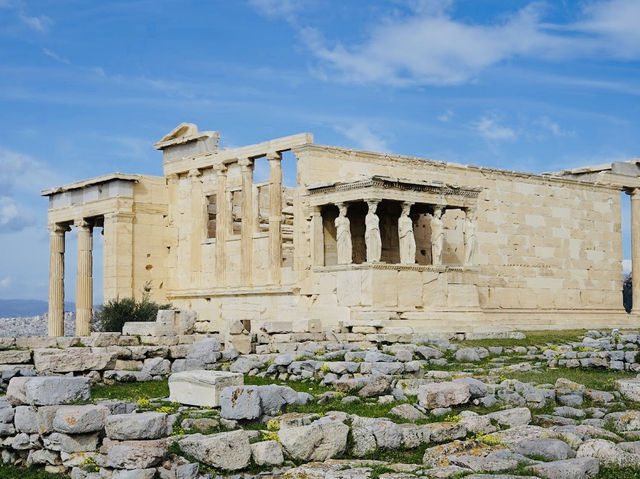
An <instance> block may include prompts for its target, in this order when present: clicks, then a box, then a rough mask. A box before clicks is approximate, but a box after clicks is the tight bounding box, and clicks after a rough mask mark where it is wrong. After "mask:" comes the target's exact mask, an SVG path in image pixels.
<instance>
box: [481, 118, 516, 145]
mask: <svg viewBox="0 0 640 479" xmlns="http://www.w3.org/2000/svg"><path fill="white" fill-rule="evenodd" d="M471 126H472V128H473V129H474V130H475V131H476V133H478V134H479V135H480V136H482V137H483V138H484V139H486V140H491V141H504V140H514V139H515V138H516V132H515V131H514V130H513V129H511V128H509V127H507V126H504V125H501V124H500V123H498V120H497V118H496V117H494V116H483V117H482V118H480V120H478V121H476V122H474V123H473V124H472V125H471Z"/></svg>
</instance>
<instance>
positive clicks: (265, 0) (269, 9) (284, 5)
mask: <svg viewBox="0 0 640 479" xmlns="http://www.w3.org/2000/svg"><path fill="white" fill-rule="evenodd" d="M249 3H250V4H251V5H252V6H253V7H254V8H255V9H256V10H258V11H259V12H260V13H261V14H263V15H265V16H267V17H279V18H284V19H285V20H287V21H289V22H294V21H295V16H296V14H297V13H298V12H299V11H300V10H301V9H302V8H303V7H304V5H305V3H309V0H249Z"/></svg>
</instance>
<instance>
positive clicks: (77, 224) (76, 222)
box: [73, 218, 93, 229]
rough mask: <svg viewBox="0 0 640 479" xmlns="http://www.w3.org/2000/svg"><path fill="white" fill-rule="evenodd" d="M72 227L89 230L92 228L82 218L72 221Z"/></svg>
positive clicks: (90, 224)
mask: <svg viewBox="0 0 640 479" xmlns="http://www.w3.org/2000/svg"><path fill="white" fill-rule="evenodd" d="M73 226H75V227H76V228H78V229H90V228H92V227H93V224H92V223H89V222H88V221H87V220H85V219H84V218H78V219H77V220H73Z"/></svg>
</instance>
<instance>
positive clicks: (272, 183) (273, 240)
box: [267, 153, 282, 285]
mask: <svg viewBox="0 0 640 479" xmlns="http://www.w3.org/2000/svg"><path fill="white" fill-rule="evenodd" d="M267 160H269V173H270V176H269V283H270V284H276V285H277V284H280V283H281V281H282V271H281V269H280V268H281V265H282V155H281V154H280V153H273V154H270V155H267Z"/></svg>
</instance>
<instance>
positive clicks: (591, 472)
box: [0, 330, 640, 479]
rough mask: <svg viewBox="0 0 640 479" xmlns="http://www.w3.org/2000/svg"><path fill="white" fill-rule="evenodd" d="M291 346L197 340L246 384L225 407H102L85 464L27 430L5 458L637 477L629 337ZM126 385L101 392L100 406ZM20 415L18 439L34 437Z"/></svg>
mask: <svg viewBox="0 0 640 479" xmlns="http://www.w3.org/2000/svg"><path fill="white" fill-rule="evenodd" d="M293 346H294V347H295V350H294V351H291V352H284V353H278V354H254V355H238V353H237V352H235V351H233V350H227V351H220V350H219V349H220V348H219V343H217V341H216V340H215V339H205V340H203V341H200V342H199V343H197V346H196V348H195V352H194V353H192V355H190V356H191V358H190V359H187V360H185V361H194V364H197V365H198V366H199V367H201V366H202V365H203V364H204V365H205V368H207V369H217V370H227V371H230V372H234V373H238V374H241V375H242V377H243V379H244V385H239V386H229V387H226V388H225V389H223V390H222V393H221V395H220V407H216V408H211V407H196V406H185V405H181V404H179V403H174V402H171V401H169V400H168V398H166V397H164V398H155V399H153V398H152V399H150V400H148V399H139V400H137V401H135V400H134V399H135V398H131V397H130V398H128V399H129V400H128V401H124V402H120V403H118V404H115V403H111V405H110V406H109V407H110V408H111V409H113V410H114V411H115V410H118V411H120V412H121V413H126V414H122V416H127V417H126V418H125V417H120V416H118V415H117V414H116V415H115V416H112V419H108V418H107V421H106V424H107V426H106V432H105V435H106V438H105V439H104V442H103V443H102V446H101V448H100V451H98V452H96V453H85V459H84V462H82V463H81V464H80V465H79V461H78V459H77V458H75V459H74V460H75V463H74V462H73V460H72V459H69V458H67V459H65V456H64V454H62V453H59V456H56V452H55V451H57V450H56V449H55V448H51V447H49V446H47V445H46V441H50V439H48V438H47V439H45V440H44V442H45V445H44V449H43V446H42V445H37V444H35V443H36V442H37V440H36V439H34V438H30V437H29V436H27V437H26V438H25V437H20V438H19V436H20V434H18V435H17V436H12V437H9V438H5V439H4V444H3V447H5V448H6V447H7V446H8V447H10V448H11V447H13V448H14V449H16V452H11V449H9V450H8V452H7V451H4V452H3V453H2V458H3V459H4V460H9V461H12V462H17V463H20V462H21V461H25V462H26V463H31V464H38V461H39V460H44V461H45V462H46V461H49V462H48V464H49V466H48V467H50V468H52V467H61V468H62V469H64V466H65V465H66V466H67V467H71V465H72V466H73V475H72V477H74V478H76V479H82V478H87V479H99V478H103V477H113V478H116V477H118V478H123V477H127V478H144V477H153V476H154V475H157V476H158V477H161V478H166V479H178V478H180V479H189V478H191V479H195V478H211V477H237V478H241V477H244V478H249V477H256V478H257V477H262V478H287V479H310V478H325V477H326V478H336V479H337V478H340V479H347V478H371V479H374V478H384V479H411V478H415V477H430V478H448V477H454V478H458V477H468V478H472V479H478V478H483V477H484V478H493V479H496V478H501V479H507V478H509V479H515V478H518V477H539V478H558V479H562V478H567V479H574V478H575V479H578V478H588V477H600V478H634V477H640V380H638V379H636V374H637V373H636V371H638V369H640V363H638V362H637V361H636V356H637V353H638V352H640V335H638V334H637V333H635V332H634V333H630V332H625V333H624V334H623V333H620V332H618V331H615V330H614V331H607V332H599V331H589V332H587V333H586V334H584V333H583V334H581V335H579V336H575V337H571V336H570V335H566V334H565V335H562V334H552V333H549V334H547V335H545V334H536V335H530V336H529V337H526V338H525V337H519V338H516V339H503V340H500V339H496V340H482V341H462V342H460V341H448V340H438V341H434V342H431V343H428V344H423V343H421V344H412V343H404V344H400V343H396V344H387V345H384V346H382V347H381V348H380V349H370V350H361V349H359V348H358V347H357V346H356V345H346V344H341V343H338V342H336V343H334V344H327V345H325V346H324V347H322V348H321V347H320V346H319V345H318V344H315V343H312V342H309V343H304V344H300V345H297V346H296V345H293ZM147 361H148V362H149V364H145V367H147V368H151V367H153V368H156V369H158V371H155V372H156V373H158V374H154V375H153V377H154V378H156V379H157V378H158V377H159V375H160V373H162V372H164V373H168V367H169V366H168V361H167V360H166V359H161V358H156V359H155V360H147ZM152 362H153V364H151V363H152ZM180 364H181V367H184V366H186V365H187V364H186V363H184V364H183V363H180ZM160 369H162V371H160ZM123 374H124V372H123ZM106 377H107V376H105V378H106ZM132 378H133V376H132ZM146 384H150V385H152V386H153V387H156V388H157V387H163V384H165V383H162V382H158V381H153V382H150V383H146ZM130 386H137V385H126V384H125V385H122V384H117V383H116V384H114V385H113V386H111V387H107V388H104V387H102V388H95V391H94V402H98V399H97V397H96V396H101V395H102V396H104V397H111V398H113V397H114V396H115V397H117V394H118V391H119V390H122V389H123V388H126V387H130ZM102 404H104V403H102ZM25 407H26V406H25ZM16 411H17V409H16ZM132 411H135V413H132ZM68 414H75V413H68ZM112 414H114V413H113V412H112ZM0 416H1V415H0ZM19 416H20V415H18V414H17V412H16V415H15V428H16V430H18V431H19V430H21V429H25V428H26V429H29V428H31V427H32V425H31V424H25V425H23V424H19V423H18V421H19V419H18V418H19ZM132 418H133V419H132ZM20 421H23V419H22V418H21V419H20ZM74 424H75V420H74ZM0 426H1V425H0ZM54 427H55V421H54ZM96 427H97V426H96ZM0 429H2V428H0ZM29 430H31V429H29ZM92 430H95V429H92ZM158 431H162V433H160V432H158ZM54 434H58V433H54ZM23 436H25V435H24V434H23ZM58 436H60V434H58ZM50 437H51V436H49V438H50ZM77 437H79V436H77ZM158 437H162V438H164V437H167V443H168V446H167V449H166V450H163V449H162V448H158V447H157V444H155V443H154V448H155V449H154V452H153V454H155V456H153V455H152V456H149V455H146V456H144V460H145V461H146V462H145V464H146V466H145V469H135V465H134V466H127V467H125V466H122V465H121V464H125V462H122V461H123V460H122V457H123V456H124V455H125V454H126V451H124V449H123V444H125V443H124V442H122V441H140V442H144V441H141V440H148V439H150V438H154V440H155V438H158ZM163 440H164V439H163ZM25 441H27V442H28V441H31V442H33V443H34V444H33V445H32V444H28V445H27V446H25V447H24V448H23V449H18V447H22V446H23V445H24V442H25ZM14 443H15V444H14ZM127 444H128V445H129V447H131V444H133V443H127ZM14 446H15V447H14ZM48 447H49V449H47V448H48ZM42 451H45V452H47V454H48V455H46V457H45V455H44V453H43V452H42ZM52 451H53V452H52ZM27 452H28V457H27ZM148 454H151V453H148ZM41 456H42V457H44V459H43V458H42V457H41ZM29 458H31V459H29ZM65 460H66V461H67V462H66V463H65ZM138 460H142V459H140V457H138ZM118 461H120V462H118ZM114 464H115V465H114ZM120 467H124V469H122V470H120V469H118V468H120ZM113 468H115V469H113ZM123 471H124V472H123Z"/></svg>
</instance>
